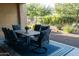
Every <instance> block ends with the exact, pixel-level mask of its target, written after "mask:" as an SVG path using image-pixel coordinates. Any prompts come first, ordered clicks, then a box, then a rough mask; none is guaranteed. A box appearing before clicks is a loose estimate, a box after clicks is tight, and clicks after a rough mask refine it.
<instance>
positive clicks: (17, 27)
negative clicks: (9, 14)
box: [12, 25, 21, 30]
mask: <svg viewBox="0 0 79 59" xmlns="http://www.w3.org/2000/svg"><path fill="white" fill-rule="evenodd" d="M12 28H13V30H20V29H21V27H20V25H12Z"/></svg>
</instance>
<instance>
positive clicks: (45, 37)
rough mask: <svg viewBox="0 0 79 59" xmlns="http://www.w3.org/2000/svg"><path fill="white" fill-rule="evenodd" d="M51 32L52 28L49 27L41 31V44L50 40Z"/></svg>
mask: <svg viewBox="0 0 79 59" xmlns="http://www.w3.org/2000/svg"><path fill="white" fill-rule="evenodd" d="M50 32H51V30H50V29H47V30H44V31H42V32H41V33H40V36H39V39H38V42H39V44H42V43H43V42H44V41H47V42H49V34H50Z"/></svg>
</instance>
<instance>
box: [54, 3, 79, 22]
mask: <svg viewBox="0 0 79 59" xmlns="http://www.w3.org/2000/svg"><path fill="white" fill-rule="evenodd" d="M55 11H56V13H57V14H59V15H61V16H64V17H67V19H68V17H72V18H73V17H74V19H75V22H78V21H79V18H78V15H79V4H77V3H64V4H62V3H57V4H56V5H55Z"/></svg>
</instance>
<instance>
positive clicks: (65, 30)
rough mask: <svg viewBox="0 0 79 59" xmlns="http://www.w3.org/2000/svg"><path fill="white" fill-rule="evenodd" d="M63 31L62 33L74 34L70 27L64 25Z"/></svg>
mask: <svg viewBox="0 0 79 59" xmlns="http://www.w3.org/2000/svg"><path fill="white" fill-rule="evenodd" d="M63 31H64V32H65V33H72V32H74V27H73V26H71V25H65V26H64V27H63Z"/></svg>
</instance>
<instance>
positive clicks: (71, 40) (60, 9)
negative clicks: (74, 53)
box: [26, 3, 79, 47]
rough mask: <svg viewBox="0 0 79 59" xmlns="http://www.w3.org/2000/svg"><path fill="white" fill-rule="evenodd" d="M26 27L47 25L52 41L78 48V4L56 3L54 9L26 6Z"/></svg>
mask: <svg viewBox="0 0 79 59" xmlns="http://www.w3.org/2000/svg"><path fill="white" fill-rule="evenodd" d="M26 5H27V6H26V9H27V25H28V26H29V27H30V28H33V27H34V25H35V24H42V25H49V26H50V28H51V31H52V32H51V34H50V36H51V38H52V40H55V41H58V42H62V43H65V44H69V45H72V46H76V47H79V46H78V45H79V44H78V42H79V4H77V3H64V4H62V3H56V4H55V5H54V7H51V6H49V5H48V6H45V5H42V4H38V3H36V4H35V3H31V4H26Z"/></svg>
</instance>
